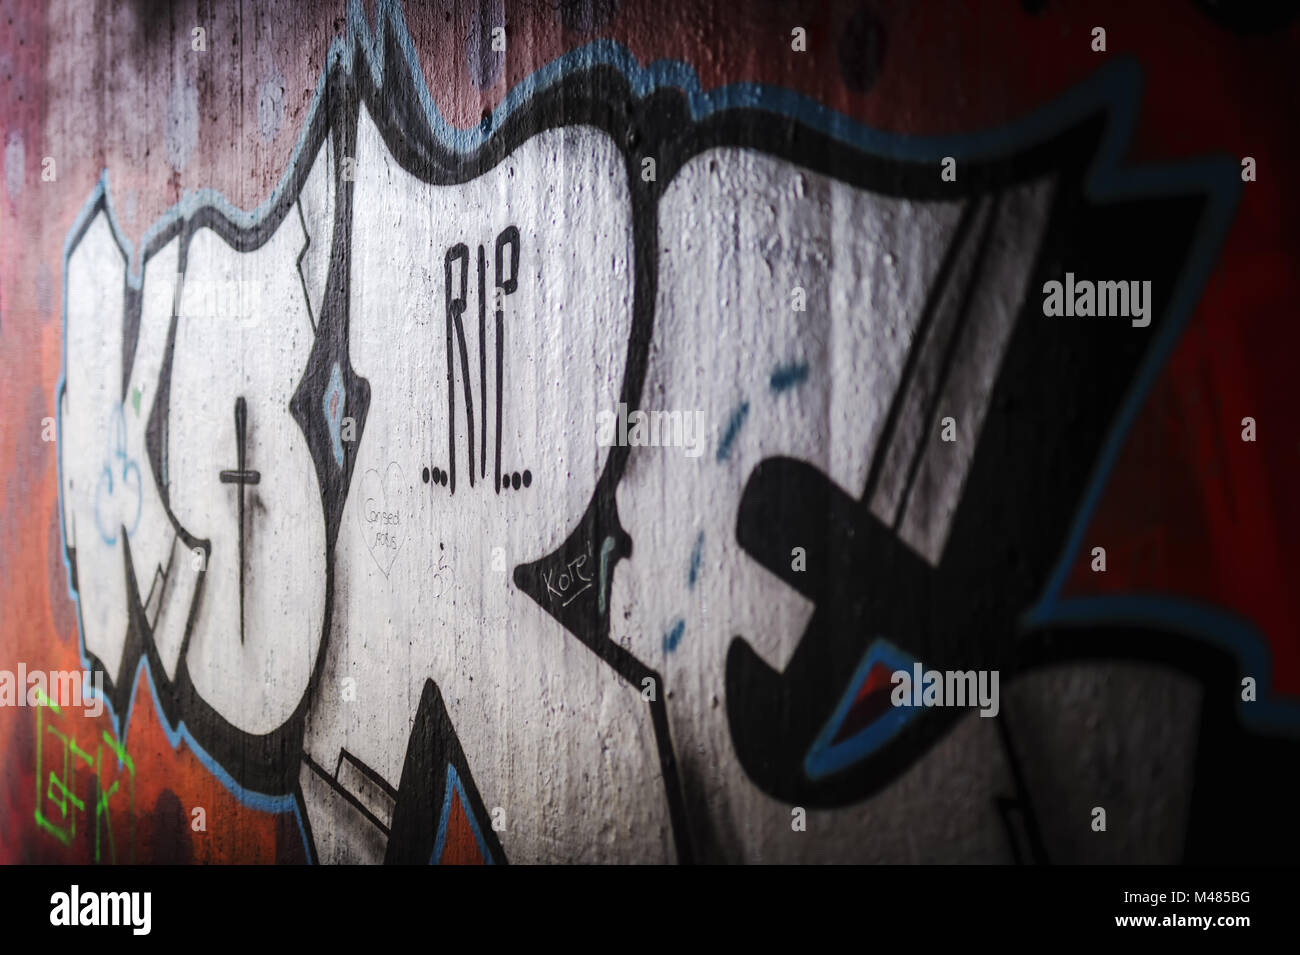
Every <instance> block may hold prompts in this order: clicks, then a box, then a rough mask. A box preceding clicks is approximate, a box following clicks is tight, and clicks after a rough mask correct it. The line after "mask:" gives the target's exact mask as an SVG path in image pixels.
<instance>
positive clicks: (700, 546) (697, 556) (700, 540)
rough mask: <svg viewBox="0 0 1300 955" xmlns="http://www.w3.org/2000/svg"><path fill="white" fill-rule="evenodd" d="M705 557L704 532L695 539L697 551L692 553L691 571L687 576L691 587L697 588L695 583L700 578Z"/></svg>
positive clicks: (687, 581)
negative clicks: (701, 564)
mask: <svg viewBox="0 0 1300 955" xmlns="http://www.w3.org/2000/svg"><path fill="white" fill-rule="evenodd" d="M703 557H704V531H700V536H699V537H697V538H695V549H694V550H693V551H691V569H690V571H689V572H688V573H687V574H686V583H687V584H688V585H690V586H691V587H694V586H695V581H696V579H698V578H699V576H700V560H701V559H702V558H703Z"/></svg>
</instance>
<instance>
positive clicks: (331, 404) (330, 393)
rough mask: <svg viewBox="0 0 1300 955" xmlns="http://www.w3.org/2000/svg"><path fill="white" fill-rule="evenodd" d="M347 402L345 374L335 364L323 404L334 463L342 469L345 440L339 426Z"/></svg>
mask: <svg viewBox="0 0 1300 955" xmlns="http://www.w3.org/2000/svg"><path fill="white" fill-rule="evenodd" d="M347 400H348V396H347V395H346V394H345V393H344V391H343V373H342V372H341V371H339V363H338V362H335V363H334V367H333V368H331V369H330V383H329V385H328V387H326V389H325V396H324V398H322V400H321V404H322V406H323V407H324V409H325V423H326V424H327V425H329V429H330V442H331V444H333V446H334V463H335V464H337V465H338V466H339V467H340V468H341V467H343V440H342V438H341V437H340V435H339V426H340V424H341V423H342V421H343V408H344V406H345V405H346V404H347Z"/></svg>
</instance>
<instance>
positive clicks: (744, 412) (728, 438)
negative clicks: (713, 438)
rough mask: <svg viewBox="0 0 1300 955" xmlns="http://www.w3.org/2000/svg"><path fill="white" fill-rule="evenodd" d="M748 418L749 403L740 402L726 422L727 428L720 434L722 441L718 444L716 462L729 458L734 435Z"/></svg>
mask: <svg viewBox="0 0 1300 955" xmlns="http://www.w3.org/2000/svg"><path fill="white" fill-rule="evenodd" d="M747 417H749V402H748V401H742V402H741V403H740V407H739V408H737V409H736V410H735V411H733V412H732V413H731V420H730V421H728V422H727V427H726V428H725V429H724V430H723V432H722V440H721V441H719V442H718V460H719V461H725V460H727V458H728V457H730V456H731V445H732V444H733V443H735V440H736V435H738V434H739V433H740V426H741V425H742V424H744V423H745V419H746V418H747Z"/></svg>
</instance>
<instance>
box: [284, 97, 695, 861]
mask: <svg viewBox="0 0 1300 955" xmlns="http://www.w3.org/2000/svg"><path fill="white" fill-rule="evenodd" d="M357 170H358V178H357V183H356V193H355V197H354V203H353V204H354V208H355V209H357V210H365V212H364V214H358V216H357V218H356V220H355V222H354V223H353V229H354V231H353V239H352V252H353V267H352V284H351V291H352V308H351V360H352V364H353V366H354V368H355V369H356V372H357V374H359V375H361V376H362V377H364V378H366V379H367V380H368V381H369V382H370V388H371V405H370V416H369V419H368V420H367V422H366V426H365V434H364V436H363V438H362V440H361V442H360V445H359V447H358V452H357V453H358V459H357V464H356V469H355V471H354V472H353V486H352V488H351V491H350V493H349V495H348V499H347V504H346V506H345V508H344V514H343V521H342V529H341V531H340V534H339V541H338V545H337V548H336V565H335V575H336V576H335V581H336V583H335V606H334V614H333V623H332V630H331V634H330V642H329V650H328V656H327V660H326V670H325V673H326V676H325V678H324V679H325V682H324V684H323V686H322V687H321V690H320V692H319V697H318V698H319V700H320V703H319V705H318V706H316V707H315V708H314V709H313V711H312V714H311V716H310V720H309V727H308V736H307V741H306V748H307V751H308V753H309V754H310V755H311V756H312V757H313V758H314V759H315V760H316V761H317V762H318V763H320V764H321V765H323V766H330V767H332V766H334V765H335V764H336V762H337V760H338V757H339V751H340V749H341V748H346V749H347V750H348V751H349V752H350V753H351V754H353V755H354V756H356V757H358V758H359V759H361V760H362V761H363V762H365V763H366V764H367V765H369V766H371V767H372V768H374V769H375V770H377V771H378V772H379V773H380V774H381V775H382V776H383V777H384V778H386V779H388V780H389V781H391V782H392V783H393V784H394V785H395V784H396V782H397V780H398V779H399V778H400V773H401V768H402V761H403V758H404V756H405V753H406V747H407V736H408V734H409V730H410V727H411V725H412V722H413V719H414V717H415V712H416V706H417V704H418V702H419V699H420V694H421V690H422V688H423V685H424V683H425V681H426V680H428V679H430V678H432V679H433V680H434V681H435V682H436V683H437V685H438V686H439V687H440V689H441V692H442V694H443V697H444V699H445V701H446V704H447V708H448V712H449V714H450V716H451V719H452V722H453V724H454V726H455V729H456V733H457V735H458V736H459V738H460V741H461V745H462V747H463V748H464V751H465V755H466V759H467V761H468V763H469V767H470V769H471V771H472V773H473V776H474V779H475V781H476V783H477V786H478V789H479V791H480V793H481V794H482V797H483V800H484V802H485V804H486V806H487V807H488V809H489V811H490V810H491V809H492V808H493V807H496V806H500V807H503V808H505V809H506V810H507V820H508V823H507V827H506V829H505V830H504V831H503V832H500V833H498V835H499V837H500V839H501V842H502V845H503V846H504V848H505V851H506V855H507V857H508V858H509V859H511V860H512V861H520V862H527V861H542V860H546V859H555V858H564V859H570V860H574V861H581V860H597V859H602V860H620V859H621V860H629V861H630V860H651V859H666V858H671V851H672V850H671V843H670V837H669V829H668V821H667V818H666V810H665V807H664V803H663V800H661V799H658V798H655V799H647V798H644V797H645V792H646V789H647V787H658V790H657V791H658V792H662V782H661V781H660V780H659V778H658V772H657V757H656V750H655V745H654V739H653V732H652V728H651V725H650V720H649V712H648V709H647V707H646V705H645V703H644V702H643V701H642V699H641V697H640V694H639V692H638V689H639V688H633V687H630V686H628V685H627V684H626V683H624V682H623V681H621V680H620V679H619V678H618V677H617V676H616V675H615V674H614V673H613V672H612V671H611V670H610V669H609V668H608V667H607V666H605V665H604V664H602V663H601V662H600V661H599V660H597V658H596V657H595V656H594V655H592V653H591V652H590V651H589V650H588V649H586V648H585V647H583V646H582V645H581V644H580V643H578V642H577V641H576V640H574V639H573V638H572V637H571V636H569V635H568V634H567V633H566V632H565V631H564V630H563V629H562V628H561V627H560V625H559V624H558V623H557V622H556V621H555V620H554V619H553V618H551V617H550V616H548V615H547V614H546V613H544V612H543V610H542V608H541V607H539V606H538V605H537V604H536V603H535V602H534V601H533V600H532V599H530V598H529V597H527V596H526V595H524V594H522V593H521V592H519V590H518V589H517V588H516V587H515V586H514V583H513V581H512V579H511V576H510V573H509V569H510V568H513V567H514V565H516V564H518V563H523V562H526V561H530V560H534V559H537V558H538V557H541V556H543V555H544V554H546V553H549V552H550V551H551V550H553V549H554V548H555V547H557V546H558V545H559V544H560V543H561V542H562V541H563V539H564V538H565V536H566V535H567V534H568V532H569V531H570V530H571V529H572V527H573V526H574V525H575V524H576V523H577V521H578V519H579V518H580V517H581V515H582V513H583V511H584V509H585V508H586V506H587V502H588V501H589V500H590V497H591V494H592V491H593V489H594V487H595V484H596V479H597V477H598V475H599V473H600V471H601V468H602V467H603V465H604V456H605V454H606V453H607V449H603V448H600V447H598V446H597V444H596V441H595V433H596V425H595V421H596V412H597V410H598V409H600V408H603V407H611V406H612V405H613V404H614V403H615V402H616V401H617V394H618V389H619V386H620V384H621V381H622V374H623V361H624V355H625V351H626V345H627V338H628V334H629V331H630V328H631V311H632V304H631V288H632V281H631V271H630V270H631V256H632V247H631V222H630V203H629V200H628V194H627V184H626V180H625V172H624V167H623V163H622V159H621V155H620V153H619V151H618V150H617V148H616V147H615V146H614V144H613V143H612V142H610V141H609V140H608V139H607V138H606V137H605V136H604V135H603V134H601V133H598V132H596V131H594V130H591V129H587V128H569V129H565V130H551V131H548V132H544V133H541V134H539V135H537V136H535V137H533V138H532V139H530V140H528V141H527V142H525V143H524V144H523V145H522V146H520V147H519V148H518V149H516V150H515V152H514V153H512V154H511V155H510V156H508V157H507V158H506V159H505V160H503V161H502V163H501V164H500V165H499V166H497V167H496V168H495V169H493V170H491V171H490V172H488V173H486V174H484V175H483V176H481V177H479V178H478V179H475V180H473V181H471V182H469V183H466V184H464V185H461V186H442V187H439V186H431V185H427V184H424V183H421V182H419V181H418V180H416V179H414V178H413V177H412V176H410V175H409V174H408V173H406V172H405V171H403V170H402V169H401V168H400V167H399V166H398V165H397V164H396V162H394V161H393V159H392V158H391V156H389V154H388V151H387V149H386V148H385V146H384V144H383V142H382V140H381V139H380V137H379V134H378V131H377V129H376V128H375V126H374V124H373V122H372V121H371V120H370V118H369V117H368V116H367V115H366V114H365V112H364V111H363V112H362V114H361V119H360V125H359V130H358V142H357ZM511 226H513V227H515V228H517V229H518V233H519V246H520V248H519V258H518V288H517V290H516V291H515V292H514V293H513V294H506V295H503V296H502V298H501V300H502V311H503V332H504V338H503V340H502V342H501V348H502V356H503V368H502V380H503V401H502V407H501V420H502V428H501V460H502V469H503V471H504V472H506V473H509V474H511V475H513V474H514V473H521V472H523V471H524V470H527V471H529V473H530V475H531V482H530V484H529V486H528V487H527V488H524V487H522V486H521V488H520V489H519V490H514V489H513V488H512V489H511V490H508V491H507V490H503V491H501V492H500V493H497V491H496V489H495V480H494V478H495V460H494V458H495V449H496V414H497V408H496V398H495V379H496V371H495V369H496V365H495V362H496V347H497V338H496V331H495V328H496V321H495V304H496V296H495V293H494V287H495V285H496V284H497V279H498V272H497V269H496V262H495V259H496V256H495V248H496V242H497V239H498V237H500V236H501V235H502V234H503V233H505V232H506V230H507V229H508V228H509V227H511ZM460 243H464V244H465V245H466V247H467V253H468V257H469V265H468V270H467V275H468V283H467V284H468V289H467V292H466V297H467V308H466V310H465V312H464V315H463V322H464V328H465V340H466V354H467V362H468V368H469V382H468V383H469V391H470V401H471V403H472V405H473V410H474V428H475V431H474V438H475V453H474V456H473V459H472V460H471V459H470V458H469V455H468V444H469V436H470V430H469V427H468V414H467V403H466V397H465V384H466V382H465V380H464V378H463V375H462V366H461V360H460V353H459V348H458V347H457V348H455V349H454V351H453V366H454V373H455V378H454V381H453V382H452V386H453V392H452V394H453V395H454V400H455V448H456V456H457V460H456V466H455V470H456V486H455V493H454V494H453V493H452V492H451V489H450V482H448V484H447V485H446V486H444V485H440V484H438V483H437V482H436V481H433V480H431V481H430V482H429V483H427V484H426V483H424V481H423V479H422V472H423V469H424V468H425V467H428V468H430V469H431V470H432V469H434V468H437V469H438V470H440V471H450V470H451V462H450V458H449V454H448V418H447V416H448V397H449V395H448V378H447V320H448V319H447V308H446V300H447V286H446V268H445V261H446V253H447V251H448V250H449V249H454V247H456V246H457V245H458V244H460ZM480 246H482V247H483V250H484V253H483V256H484V265H485V281H484V285H485V294H484V297H483V299H480V296H479V291H478V250H479V247H480ZM458 261H459V260H457V263H456V264H455V266H454V268H453V271H452V282H453V289H452V291H453V292H454V293H456V294H459V293H461V291H462V289H464V288H465V286H463V285H462V283H461V279H460V272H459V264H458ZM508 263H509V258H508V256H503V266H504V271H505V272H506V275H505V276H503V277H508V274H509V273H508V269H509V264H508ZM480 301H483V304H484V305H485V306H486V308H485V322H484V330H485V334H486V341H482V340H480V337H479V304H480ZM395 343H400V344H399V345H398V347H394V344H395ZM480 349H485V351H484V353H483V354H482V355H480ZM484 367H486V369H487V376H488V380H487V381H486V382H484V381H483V380H482V374H481V372H482V369H483V368H484ZM484 385H486V394H487V399H488V400H487V409H486V411H487V417H488V425H487V432H486V433H487V439H488V446H487V453H486V458H484V455H483V449H482V438H483V431H482V428H483V413H484V410H485V409H484V408H483V406H482V396H483V394H484V393H485V392H484ZM471 470H472V471H473V472H474V483H473V485H472V486H471V483H470V471H471ZM380 478H382V481H381V480H380ZM381 485H382V488H381ZM375 511H379V512H381V513H383V512H386V513H389V514H391V515H393V517H392V519H391V522H390V523H388V524H387V525H385V526H384V527H382V528H381V527H380V526H378V525H377V524H376V522H374V521H372V520H371V519H370V518H371V515H372V514H373V513H374V512H375ZM377 533H383V534H390V533H391V534H395V535H397V543H398V545H399V546H398V547H396V548H395V549H393V550H392V551H391V552H389V550H388V549H386V548H385V547H383V546H378V547H377V546H376V545H375V540H374V538H375V535H376V534H377ZM498 548H499V549H500V551H501V553H502V554H503V555H504V565H503V567H502V569H494V566H493V564H494V551H495V550H496V549H498ZM593 565H594V559H593ZM347 677H351V678H353V679H355V680H356V700H355V701H353V702H346V701H344V700H342V698H341V695H340V689H339V687H340V684H341V681H342V680H343V679H344V678H347ZM378 726H386V727H389V728H390V729H389V730H388V731H385V732H382V733H376V732H374V728H375V727H378ZM315 818H316V817H315V816H313V822H314V820H315Z"/></svg>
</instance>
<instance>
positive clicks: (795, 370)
mask: <svg viewBox="0 0 1300 955" xmlns="http://www.w3.org/2000/svg"><path fill="white" fill-rule="evenodd" d="M807 378H808V366H807V365H806V364H805V363H803V362H796V363H795V364H793V365H778V366H777V367H776V368H775V369H774V370H773V371H772V377H771V379H770V380H769V384H770V385H771V386H772V391H773V393H775V394H778V395H779V394H780V393H781V392H783V391H787V390H789V389H790V388H793V387H794V386H795V385H801V384H803V383H804V381H805V380H806V379H807Z"/></svg>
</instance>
